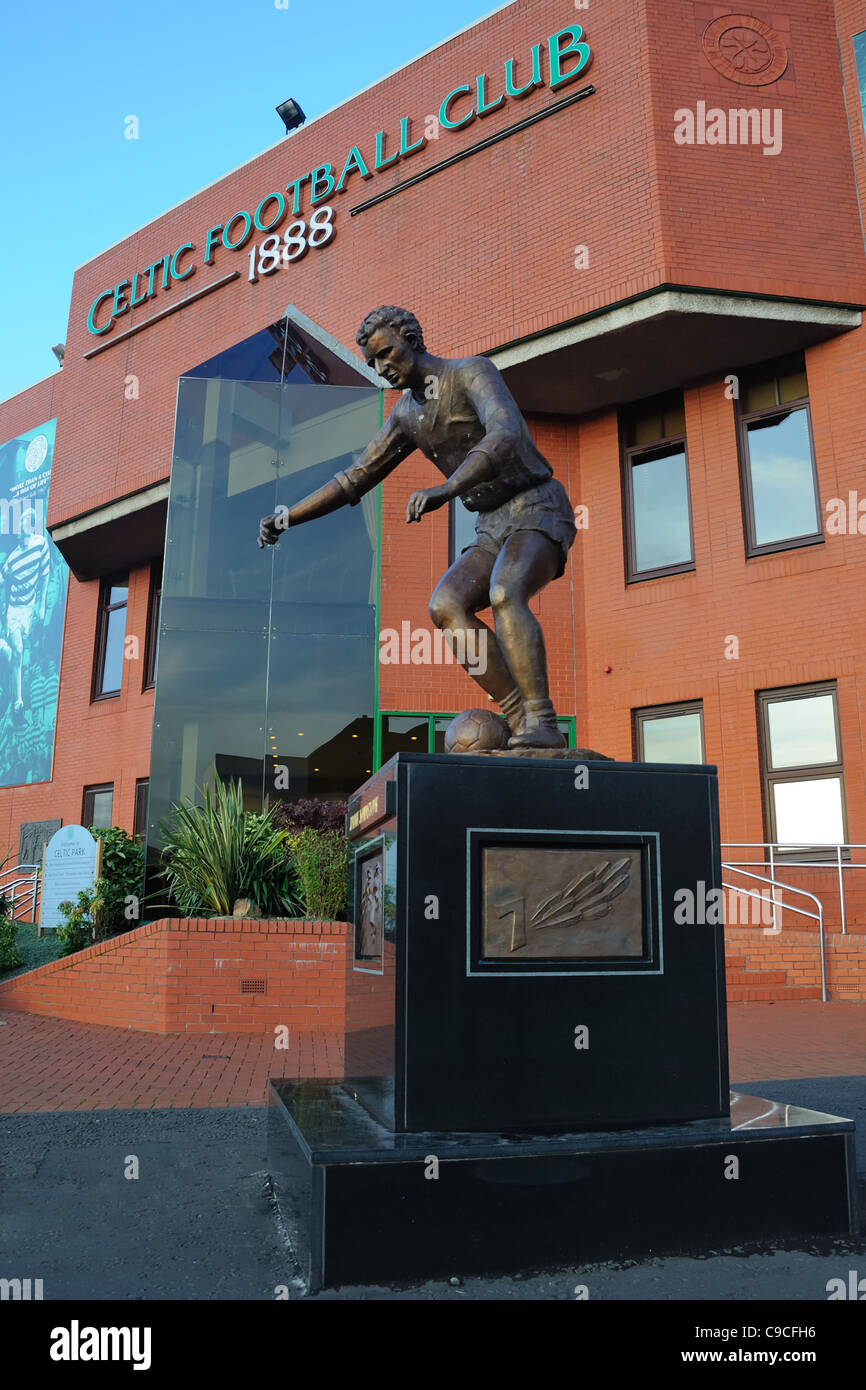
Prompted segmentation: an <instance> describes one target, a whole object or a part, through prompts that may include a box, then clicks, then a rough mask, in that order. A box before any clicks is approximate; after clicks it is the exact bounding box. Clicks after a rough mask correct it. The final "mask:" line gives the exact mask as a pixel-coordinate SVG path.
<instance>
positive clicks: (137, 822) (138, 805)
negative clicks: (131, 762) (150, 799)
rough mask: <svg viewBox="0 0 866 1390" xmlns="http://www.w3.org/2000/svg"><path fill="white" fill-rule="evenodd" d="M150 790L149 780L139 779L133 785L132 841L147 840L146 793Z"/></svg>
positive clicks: (145, 778)
mask: <svg viewBox="0 0 866 1390" xmlns="http://www.w3.org/2000/svg"><path fill="white" fill-rule="evenodd" d="M149 789H150V779H149V778H147V777H139V779H138V781H137V782H136V784H135V813H134V815H133V819H132V838H133V839H134V840H145V839H147V793H148V791H149Z"/></svg>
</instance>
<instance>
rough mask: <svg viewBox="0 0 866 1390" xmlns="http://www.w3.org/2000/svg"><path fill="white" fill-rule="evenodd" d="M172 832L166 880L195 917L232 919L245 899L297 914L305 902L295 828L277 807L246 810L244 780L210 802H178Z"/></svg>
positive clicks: (268, 910) (207, 792)
mask: <svg viewBox="0 0 866 1390" xmlns="http://www.w3.org/2000/svg"><path fill="white" fill-rule="evenodd" d="M159 828H160V830H161V832H162V834H163V836H164V847H163V852H162V853H163V863H164V865H165V867H164V869H163V871H162V877H163V879H164V880H165V882H166V884H167V885H168V888H169V891H170V893H171V896H172V898H173V900H174V902H175V903H176V904H177V906H178V907H179V908H180V910H181V911H182V912H184V913H186V914H188V915H191V916H194V915H195V914H197V913H201V914H203V915H205V916H217V917H228V916H231V914H232V912H233V910H234V905H235V902H236V901H237V900H238V898H248V899H251V900H252V901H253V902H254V903H255V904H256V905H257V908H258V910H260V911H261V913H262V914H263V915H264V916H267V917H290V916H293V915H295V914H296V912H297V910H298V907H299V904H298V901H297V898H296V896H295V874H294V867H293V864H292V862H291V860H289V859H288V858H287V856H286V840H287V838H288V831H287V830H285V829H278V828H277V827H276V826H275V824H274V809H269V810H267V811H264V812H260V813H257V812H254V811H245V810H244V805H243V794H242V790H241V783H240V779H239V780H238V781H237V783H235V784H229V785H228V786H225V785H223V783H222V782H221V781H220V779H219V778H216V779H215V785H214V790H213V793H211V789H210V787H205V789H204V804H203V805H202V806H196V805H194V804H193V803H192V802H181V803H180V804H179V805H175V806H173V807H172V812H171V818H170V820H169V822H168V823H167V824H165V823H163V824H161V825H160V827H159Z"/></svg>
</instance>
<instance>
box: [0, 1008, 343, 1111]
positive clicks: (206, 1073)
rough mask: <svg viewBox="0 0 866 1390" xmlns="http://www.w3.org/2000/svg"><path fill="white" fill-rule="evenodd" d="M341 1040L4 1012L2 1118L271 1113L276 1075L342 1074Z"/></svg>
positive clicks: (0, 1024) (0, 1027)
mask: <svg viewBox="0 0 866 1390" xmlns="http://www.w3.org/2000/svg"><path fill="white" fill-rule="evenodd" d="M342 1041H343V1040H342V1037H340V1036H338V1035H336V1034H333V1033H330V1034H329V1033H322V1034H311V1033H290V1035H289V1046H288V1049H286V1050H282V1049H280V1050H276V1049H275V1048H274V1033H273V1030H270V1031H269V1032H267V1033H262V1034H256V1033H228V1034H227V1033H215V1034H213V1033H212V1034H209V1035H207V1036H204V1037H203V1036H200V1035H196V1036H194V1037H190V1036H188V1035H185V1034H172V1035H169V1036H165V1035H161V1034H155V1033H141V1032H133V1031H132V1030H131V1029H126V1028H105V1027H102V1026H100V1025H99V1024H93V1023H69V1022H67V1021H66V1020H63V1019H56V1018H46V1017H43V1016H41V1015H38V1014H27V1013H21V1012H17V1011H13V1010H11V1009H10V1010H7V1011H5V1012H2V1011H0V1112H6V1113H7V1114H8V1113H12V1112H18V1113H23V1112H33V1111H42V1110H115V1109H117V1110H127V1109H153V1108H162V1107H184V1106H211V1105H215V1106H216V1105H220V1106H222V1105H264V1104H265V1085H266V1082H267V1079H268V1077H269V1076H291V1077H296V1076H340V1075H342V1070H343V1048H342Z"/></svg>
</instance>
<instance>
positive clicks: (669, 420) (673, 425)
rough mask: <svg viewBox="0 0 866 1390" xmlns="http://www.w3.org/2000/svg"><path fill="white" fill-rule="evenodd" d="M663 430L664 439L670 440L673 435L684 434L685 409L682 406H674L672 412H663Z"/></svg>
mask: <svg viewBox="0 0 866 1390" xmlns="http://www.w3.org/2000/svg"><path fill="white" fill-rule="evenodd" d="M664 430H665V439H670V438H671V436H672V435H675V434H685V432H686V408H685V406H684V405H678V406H674V407H673V409H672V410H666V411H665V415H664Z"/></svg>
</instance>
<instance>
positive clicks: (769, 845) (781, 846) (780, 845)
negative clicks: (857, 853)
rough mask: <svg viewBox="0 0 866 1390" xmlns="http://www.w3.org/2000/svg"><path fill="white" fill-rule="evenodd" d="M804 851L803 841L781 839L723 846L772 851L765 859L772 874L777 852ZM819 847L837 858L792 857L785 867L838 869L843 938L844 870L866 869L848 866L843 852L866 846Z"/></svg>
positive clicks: (748, 861) (862, 865)
mask: <svg viewBox="0 0 866 1390" xmlns="http://www.w3.org/2000/svg"><path fill="white" fill-rule="evenodd" d="M802 848H803V845H802V843H799V842H797V843H793V842H790V841H779V840H729V841H727V842H726V843H725V844H723V845H722V849H763V850H769V855H766V856H764V858H765V859H769V867H770V872H771V873H773V872H775V869H776V867H777V865H776V860H775V852H776V851H778V850H785V849H788V850H796V849H802ZM815 848H820V849H822V850H823V849H826V850H827V851H828V852H832V854H833V858H832V859H829V858H828V859H788V858H787V857H786V858H785V860H784V866H785V868H786V869H787V868H790V869H813V870H817V869H829V868H834V869H835V870H836V873H837V875H838V878H839V915H840V923H841V930H842V935H843V936H846V935H847V933H848V922H847V912H846V907H845V879H844V875H843V870H844V869H866V863H855V862H852V863H848V864H846V863H843V861H842V852H843V850H852V849H863V850H866V844H862V843H857V842H854V841H850V842H846V841H844V840H843V841H841V842H839V843H837V844H832V845H820V846H816V847H815ZM729 862H730V863H731V864H732V865H736V863H737V862H738V861H736V860H730V861H729ZM739 862H740V863H744V864H754V863H755V862H756V861H755V860H752V859H744V860H741V861H739ZM760 862H761V863H763V862H764V861H763V860H761V861H760Z"/></svg>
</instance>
